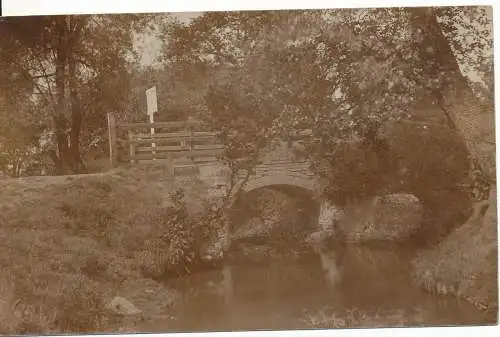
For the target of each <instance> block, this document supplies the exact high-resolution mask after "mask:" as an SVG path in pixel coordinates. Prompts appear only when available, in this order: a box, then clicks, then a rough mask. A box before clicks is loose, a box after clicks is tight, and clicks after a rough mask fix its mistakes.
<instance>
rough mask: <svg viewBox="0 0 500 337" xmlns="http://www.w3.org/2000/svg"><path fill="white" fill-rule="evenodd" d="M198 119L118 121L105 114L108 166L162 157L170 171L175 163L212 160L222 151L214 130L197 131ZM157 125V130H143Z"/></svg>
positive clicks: (200, 124) (176, 164)
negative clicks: (108, 153)
mask: <svg viewBox="0 0 500 337" xmlns="http://www.w3.org/2000/svg"><path fill="white" fill-rule="evenodd" d="M202 127H203V123H201V122H200V121H191V120H190V121H182V122H155V123H119V122H117V121H116V119H115V116H114V115H113V114H108V129H109V134H108V136H109V146H110V161H111V166H112V167H116V166H117V165H118V164H119V163H123V162H128V163H130V164H139V163H141V162H147V163H150V162H153V161H161V162H165V164H166V165H167V166H168V167H169V169H170V171H171V172H172V173H173V172H174V170H175V168H176V166H186V165H189V164H196V163H199V162H206V161H213V160H216V159H217V157H218V156H219V155H220V154H221V153H222V152H223V151H224V146H223V145H222V144H221V143H220V142H219V141H218V138H217V134H216V133H215V132H207V131H199V129H201V128H202ZM151 128H154V129H155V131H156V130H157V129H158V131H160V132H158V133H154V134H151V133H145V131H146V130H149V129H151Z"/></svg>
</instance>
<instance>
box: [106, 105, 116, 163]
mask: <svg viewBox="0 0 500 337" xmlns="http://www.w3.org/2000/svg"><path fill="white" fill-rule="evenodd" d="M107 119H108V138H109V161H110V165H111V168H114V167H116V165H117V161H118V154H117V147H116V118H115V115H114V114H113V113H108V114H107Z"/></svg>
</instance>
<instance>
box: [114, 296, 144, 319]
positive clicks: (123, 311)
mask: <svg viewBox="0 0 500 337" xmlns="http://www.w3.org/2000/svg"><path fill="white" fill-rule="evenodd" d="M106 309H108V310H110V311H112V312H114V313H115V314H117V315H120V316H138V315H142V310H140V309H138V308H136V307H135V305H134V304H132V302H130V301H129V300H127V299H126V298H124V297H120V296H117V297H115V298H113V299H112V300H111V301H110V302H109V303H107V304H106Z"/></svg>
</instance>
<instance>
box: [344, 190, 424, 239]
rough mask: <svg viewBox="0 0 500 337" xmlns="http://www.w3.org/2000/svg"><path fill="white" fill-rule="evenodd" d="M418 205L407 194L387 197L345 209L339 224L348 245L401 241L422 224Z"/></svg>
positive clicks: (414, 198)
mask: <svg viewBox="0 0 500 337" xmlns="http://www.w3.org/2000/svg"><path fill="white" fill-rule="evenodd" d="M422 216H423V209H422V205H421V203H420V201H419V200H418V199H417V198H416V197H415V196H413V195H409V194H389V195H385V196H381V197H376V198H375V199H370V200H365V202H360V203H356V204H352V205H349V207H347V208H346V212H345V215H344V218H343V219H342V220H341V222H340V224H341V227H342V229H343V232H344V233H345V235H346V238H347V240H349V241H355V242H357V241H370V240H394V241H397V240H403V239H406V238H407V237H409V236H410V235H411V233H412V232H414V231H415V230H416V229H417V228H418V227H419V226H420V223H421V221H422Z"/></svg>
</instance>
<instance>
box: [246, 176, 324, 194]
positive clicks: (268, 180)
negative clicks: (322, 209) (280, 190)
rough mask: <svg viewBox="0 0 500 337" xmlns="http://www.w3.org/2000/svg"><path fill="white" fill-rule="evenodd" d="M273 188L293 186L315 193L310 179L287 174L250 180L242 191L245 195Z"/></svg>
mask: <svg viewBox="0 0 500 337" xmlns="http://www.w3.org/2000/svg"><path fill="white" fill-rule="evenodd" d="M271 186H292V187H298V188H300V189H304V190H306V191H308V192H311V193H314V191H315V187H316V186H315V182H314V180H313V179H311V178H309V177H299V176H292V175H287V174H271V175H266V176H262V177H258V178H253V179H250V180H249V181H248V182H247V183H246V184H245V185H244V186H243V187H242V188H241V190H242V191H243V192H245V193H248V192H251V191H253V190H257V189H260V188H264V187H271Z"/></svg>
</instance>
